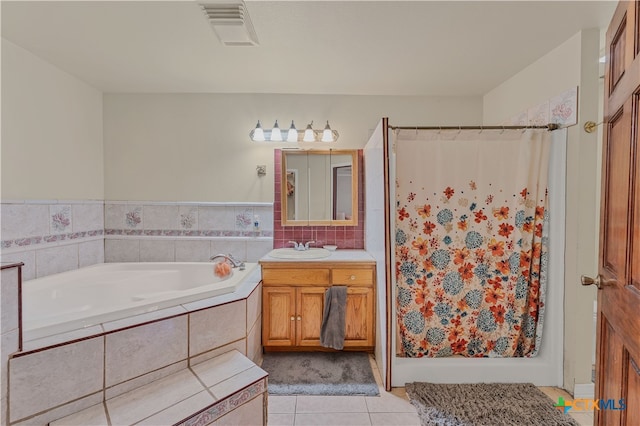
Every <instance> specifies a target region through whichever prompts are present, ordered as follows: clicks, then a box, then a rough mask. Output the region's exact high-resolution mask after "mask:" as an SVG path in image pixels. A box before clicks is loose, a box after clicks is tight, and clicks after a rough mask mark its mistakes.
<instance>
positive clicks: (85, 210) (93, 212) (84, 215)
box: [71, 202, 104, 232]
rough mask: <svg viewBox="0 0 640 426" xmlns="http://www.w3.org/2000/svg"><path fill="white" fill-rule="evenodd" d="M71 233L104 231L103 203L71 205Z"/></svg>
mask: <svg viewBox="0 0 640 426" xmlns="http://www.w3.org/2000/svg"><path fill="white" fill-rule="evenodd" d="M71 215H72V217H73V222H72V230H73V232H88V231H93V230H94V229H104V203H103V202H100V203H82V204H73V205H71Z"/></svg>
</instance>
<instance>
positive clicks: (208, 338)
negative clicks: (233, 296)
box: [189, 300, 247, 356]
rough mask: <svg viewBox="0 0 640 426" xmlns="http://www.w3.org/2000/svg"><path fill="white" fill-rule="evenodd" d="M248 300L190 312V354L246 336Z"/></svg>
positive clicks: (196, 353)
mask: <svg viewBox="0 0 640 426" xmlns="http://www.w3.org/2000/svg"><path fill="white" fill-rule="evenodd" d="M246 305H247V304H246V300H240V301H237V302H233V303H227V304H226V305H221V306H216V307H213V308H209V309H204V310H202V311H198V312H194V313H191V314H189V317H190V318H189V356H194V355H198V354H200V353H202V352H206V351H209V350H211V349H215V348H217V347H220V346H224V345H226V344H228V343H231V342H233V341H235V340H238V339H242V338H244V337H245V336H246V334H245V333H246V328H247V326H246V320H247V318H246Z"/></svg>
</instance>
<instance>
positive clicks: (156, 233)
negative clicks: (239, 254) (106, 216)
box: [105, 229, 273, 238]
mask: <svg viewBox="0 0 640 426" xmlns="http://www.w3.org/2000/svg"><path fill="white" fill-rule="evenodd" d="M105 235H118V236H141V237H142V236H145V237H253V238H261V237H266V238H271V237H273V231H257V232H256V231H199V230H180V229H106V230H105Z"/></svg>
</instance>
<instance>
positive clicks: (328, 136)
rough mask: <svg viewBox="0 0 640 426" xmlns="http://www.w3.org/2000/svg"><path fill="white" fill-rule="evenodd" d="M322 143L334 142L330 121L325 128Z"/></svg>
mask: <svg viewBox="0 0 640 426" xmlns="http://www.w3.org/2000/svg"><path fill="white" fill-rule="evenodd" d="M322 142H333V132H332V131H331V127H330V126H329V121H327V125H326V126H324V130H323V131H322Z"/></svg>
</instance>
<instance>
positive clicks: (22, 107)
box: [1, 39, 104, 200]
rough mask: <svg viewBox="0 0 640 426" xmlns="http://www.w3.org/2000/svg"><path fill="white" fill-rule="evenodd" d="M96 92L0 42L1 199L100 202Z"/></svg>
mask: <svg viewBox="0 0 640 426" xmlns="http://www.w3.org/2000/svg"><path fill="white" fill-rule="evenodd" d="M103 160H104V159H103V145H102V93H101V92H100V91H98V90H96V89H94V88H93V87H91V86H89V85H88V84H86V83H84V82H83V81H81V80H79V79H77V78H75V77H74V76H72V75H70V74H68V73H66V72H64V71H62V70H60V69H59V68H56V67H54V66H52V65H51V64H49V63H47V62H45V61H43V60H42V59H40V58H38V57H37V56H35V55H33V54H32V53H30V52H28V51H26V50H24V49H23V48H21V47H19V46H16V45H15V44H13V43H11V42H9V41H7V40H5V39H2V173H1V176H2V186H1V190H2V198H3V199H21V200H23V199H73V200H79V199H94V200H95V199H99V200H102V199H103V197H104V180H103V178H104V172H103V170H104V168H103V162H104V161H103Z"/></svg>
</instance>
